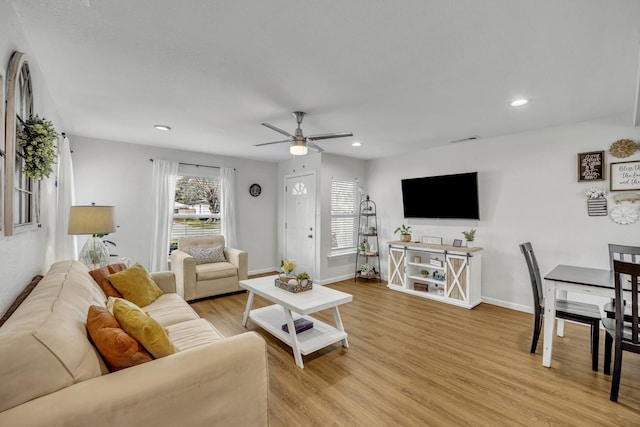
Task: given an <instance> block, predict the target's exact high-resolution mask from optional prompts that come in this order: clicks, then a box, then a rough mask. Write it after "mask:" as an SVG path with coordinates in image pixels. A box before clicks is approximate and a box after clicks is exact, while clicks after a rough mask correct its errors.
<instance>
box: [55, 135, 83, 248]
mask: <svg viewBox="0 0 640 427" xmlns="http://www.w3.org/2000/svg"><path fill="white" fill-rule="evenodd" d="M57 176H58V182H57V184H56V186H57V188H56V199H57V200H56V202H57V203H56V204H57V207H56V211H57V213H56V228H55V239H54V244H55V254H54V258H55V260H56V261H60V260H65V259H77V258H78V257H77V254H78V246H77V243H76V236H70V235H68V234H67V228H68V226H69V211H70V210H71V206H72V205H73V204H74V203H75V182H74V181H73V161H72V159H71V147H70V143H69V138H67V137H66V136H63V137H62V140H61V141H59V144H58V174H57Z"/></svg>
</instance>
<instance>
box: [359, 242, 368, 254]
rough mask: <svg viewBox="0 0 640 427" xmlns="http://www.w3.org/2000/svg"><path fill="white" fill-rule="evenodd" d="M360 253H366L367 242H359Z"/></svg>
mask: <svg viewBox="0 0 640 427" xmlns="http://www.w3.org/2000/svg"><path fill="white" fill-rule="evenodd" d="M360 252H362V253H365V252H367V242H365V241H364V240H363V241H362V242H360Z"/></svg>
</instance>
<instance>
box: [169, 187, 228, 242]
mask: <svg viewBox="0 0 640 427" xmlns="http://www.w3.org/2000/svg"><path fill="white" fill-rule="evenodd" d="M214 234H220V178H219V177H215V178H210V177H207V178H205V177H199V176H178V177H177V180H176V197H175V203H174V206H173V225H172V227H171V243H170V246H169V253H171V251H173V250H174V249H176V248H177V247H178V239H180V238H181V237H186V236H210V235H214Z"/></svg>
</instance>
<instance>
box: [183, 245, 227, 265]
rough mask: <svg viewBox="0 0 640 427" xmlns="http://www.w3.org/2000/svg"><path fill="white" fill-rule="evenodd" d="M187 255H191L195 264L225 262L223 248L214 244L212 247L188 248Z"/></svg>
mask: <svg viewBox="0 0 640 427" xmlns="http://www.w3.org/2000/svg"><path fill="white" fill-rule="evenodd" d="M189 255H191V256H192V257H193V259H194V260H195V261H196V264H208V263H212V262H225V261H226V260H227V259H226V258H225V257H224V248H223V247H222V246H214V247H213V248H189Z"/></svg>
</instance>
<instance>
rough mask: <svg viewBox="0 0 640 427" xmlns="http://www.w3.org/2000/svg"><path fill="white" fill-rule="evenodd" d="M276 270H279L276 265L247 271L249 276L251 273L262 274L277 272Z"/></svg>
mask: <svg viewBox="0 0 640 427" xmlns="http://www.w3.org/2000/svg"><path fill="white" fill-rule="evenodd" d="M278 270H279V268H276V267H271V268H263V269H260V270H251V271H249V276H251V275H252V274H264V273H273V274H278V273H277V271H278Z"/></svg>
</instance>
